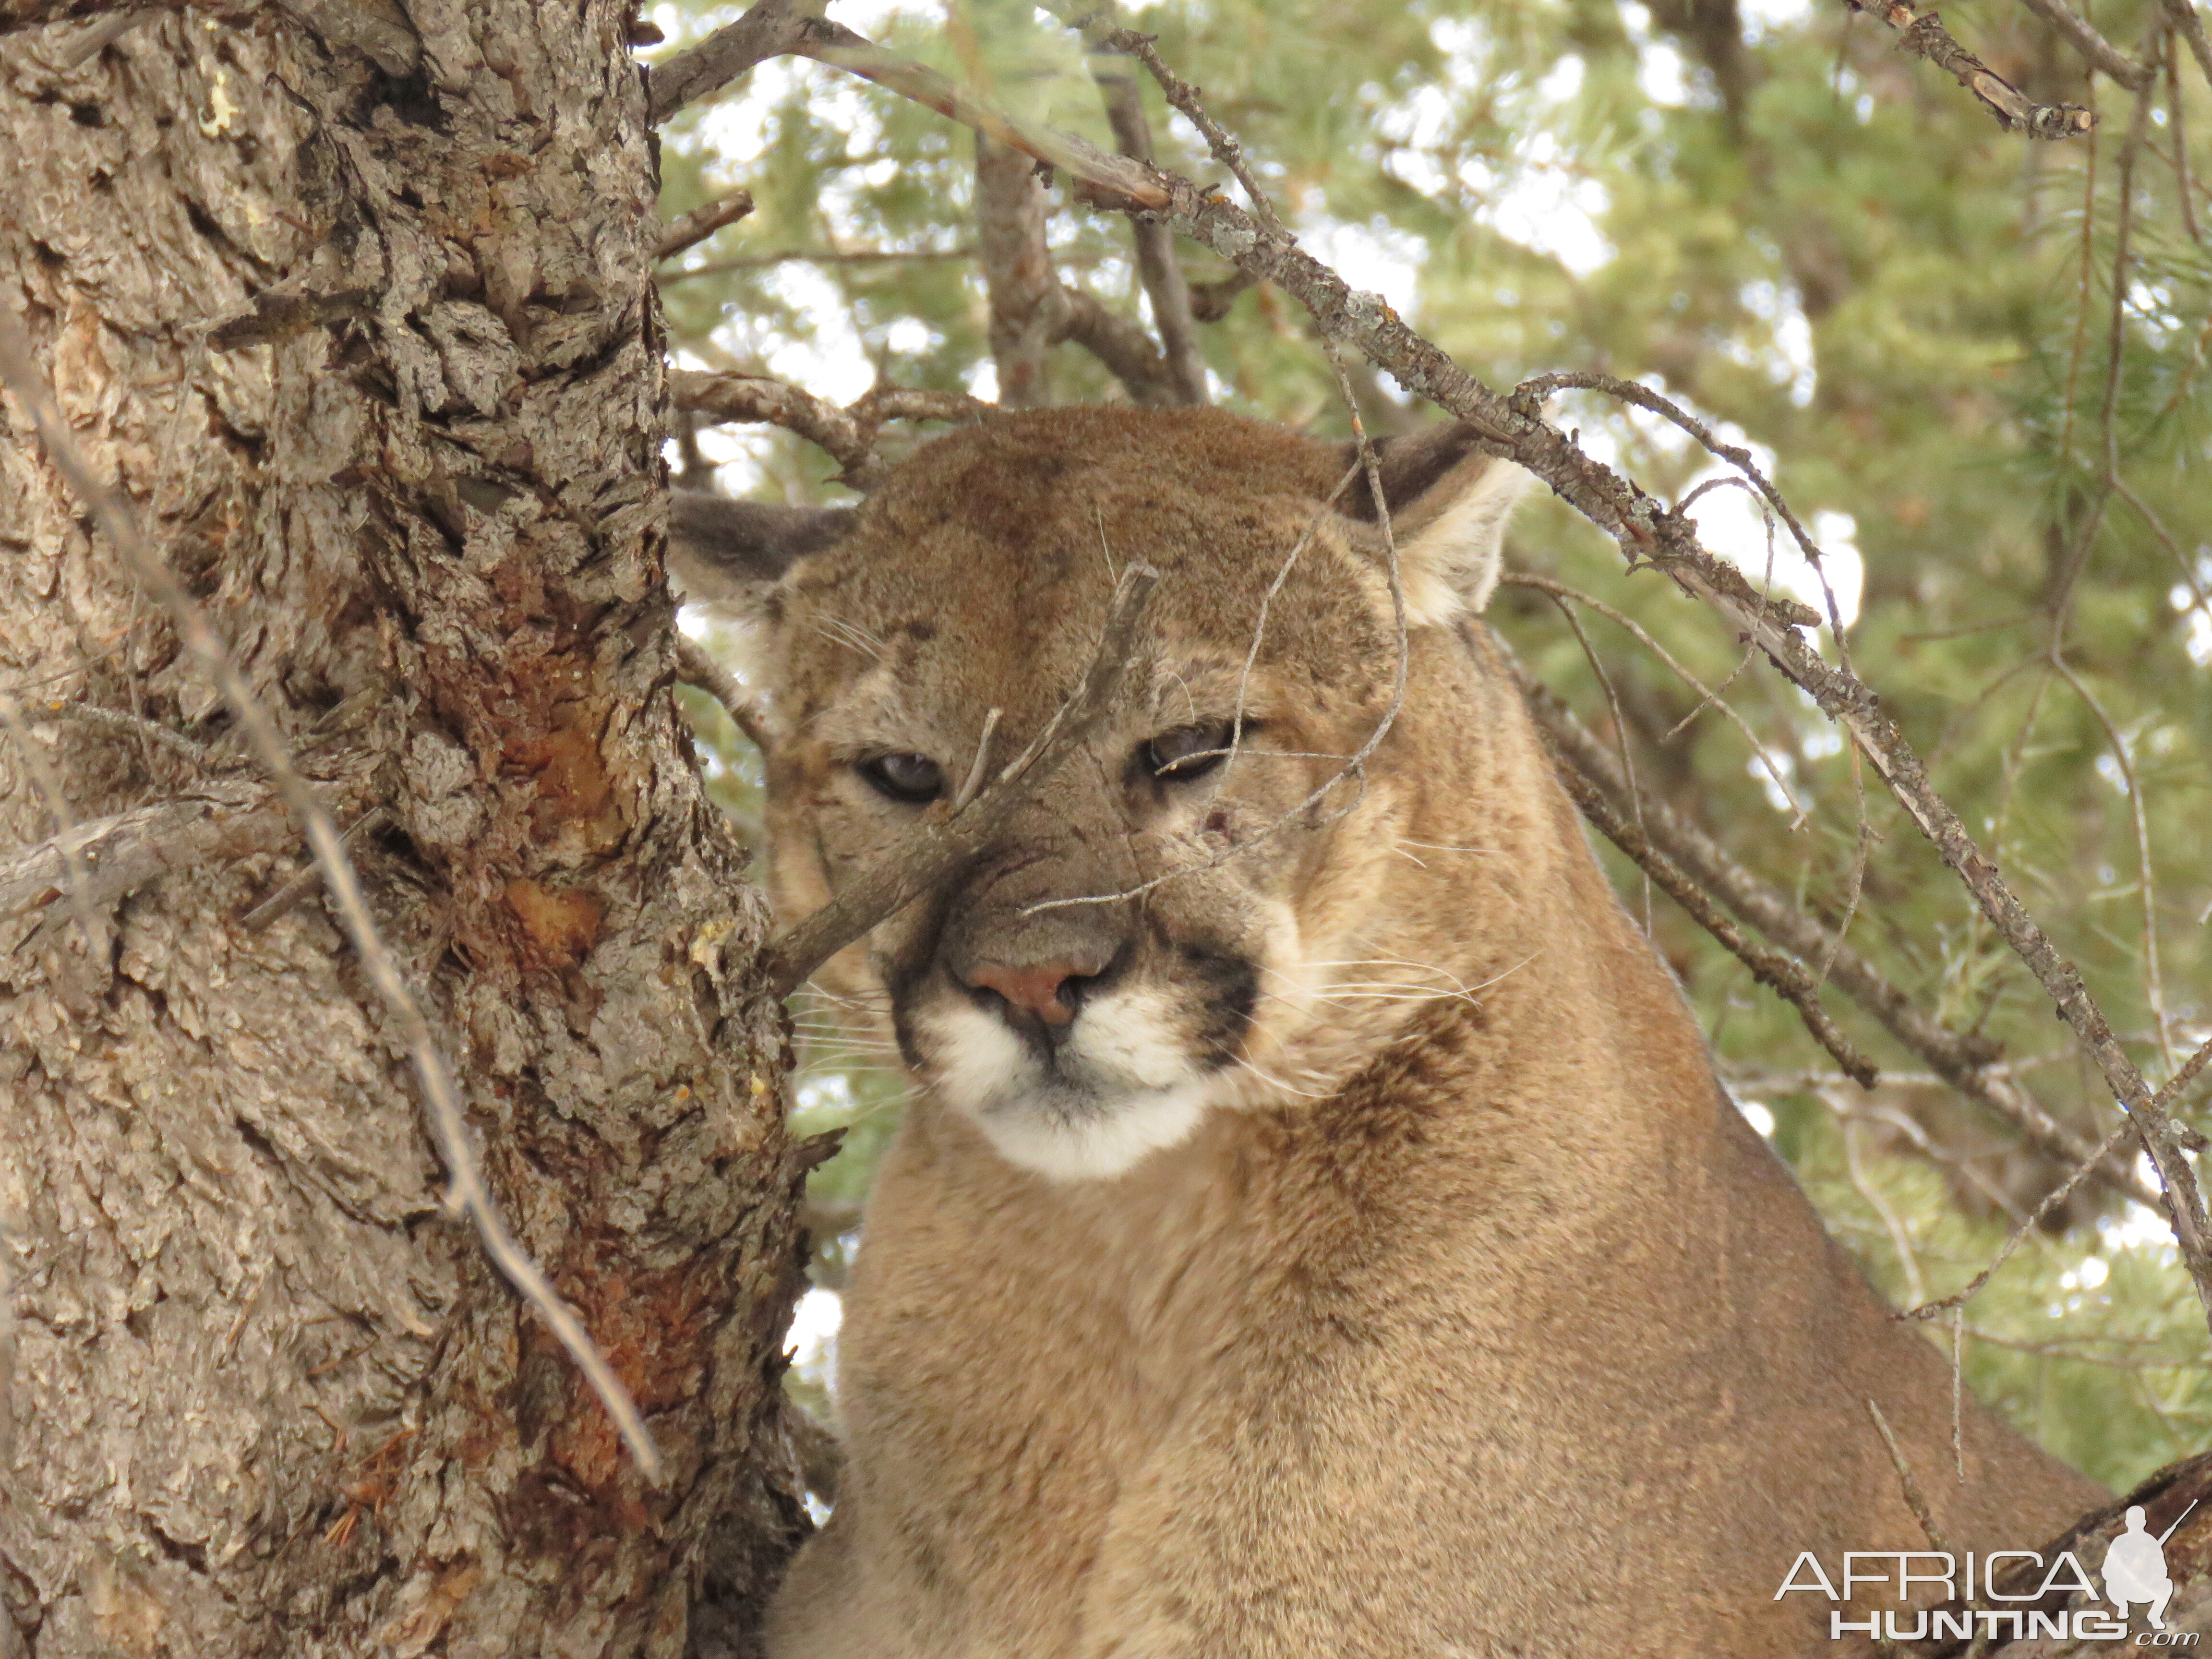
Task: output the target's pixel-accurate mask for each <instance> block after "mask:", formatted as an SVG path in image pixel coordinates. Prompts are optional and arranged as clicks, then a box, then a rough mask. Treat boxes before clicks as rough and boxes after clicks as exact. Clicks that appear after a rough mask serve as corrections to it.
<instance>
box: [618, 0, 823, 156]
mask: <svg viewBox="0 0 2212 1659" xmlns="http://www.w3.org/2000/svg"><path fill="white" fill-rule="evenodd" d="M824 3H825V0H760V3H759V4H758V5H757V6H755V7H754V8H753V9H751V10H750V11H748V12H747V13H746V14H745V15H744V16H743V17H740V18H739V19H738V21H736V22H734V23H730V24H727V25H726V26H724V27H721V28H719V29H716V30H715V31H714V33H712V34H710V35H708V37H707V38H706V39H705V40H702V41H701V42H700V43H699V44H698V45H697V46H691V47H689V48H687V49H686V50H684V51H683V52H678V53H676V54H675V56H673V57H671V58H665V59H663V60H662V61H661V62H659V63H658V64H653V65H652V67H651V70H650V71H649V74H648V76H647V82H646V84H647V88H648V89H649V92H650V97H651V104H652V108H651V114H650V120H651V123H652V125H654V126H659V125H660V124H661V123H662V122H663V121H665V120H666V119H667V118H669V117H670V116H671V115H673V114H675V113H676V112H677V111H678V110H679V109H682V108H683V107H684V105H686V104H691V103H696V102H697V101H698V100H700V99H702V98H704V97H705V96H706V95H707V94H708V93H711V92H717V91H719V90H720V89H721V88H724V87H726V86H727V85H729V83H730V82H732V81H734V80H736V79H737V78H738V76H740V75H743V74H745V73H746V72H747V71H748V70H750V69H751V68H752V67H753V65H754V64H757V63H760V62H761V61H763V59H765V58H781V57H783V56H784V55H785V54H786V53H788V52H795V51H797V50H798V46H797V44H796V43H797V41H798V39H799V32H800V31H801V30H802V29H803V28H804V27H805V24H806V21H807V20H808V19H809V17H819V16H820V15H821V14H822V8H823V4H824Z"/></svg>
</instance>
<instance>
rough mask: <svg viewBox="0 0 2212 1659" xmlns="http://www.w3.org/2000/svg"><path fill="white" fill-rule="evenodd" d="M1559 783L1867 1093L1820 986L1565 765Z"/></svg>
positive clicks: (1876, 1077)
mask: <svg viewBox="0 0 2212 1659" xmlns="http://www.w3.org/2000/svg"><path fill="white" fill-rule="evenodd" d="M1559 781H1560V782H1561V783H1562V784H1564V785H1565V787H1566V791H1567V793H1568V794H1569V795H1571V797H1573V799H1574V803H1575V805H1577V807H1579V808H1581V809H1582V813H1583V817H1586V818H1588V819H1589V821H1590V822H1591V823H1593V824H1595V826H1596V827H1597V829H1598V831H1599V833H1600V834H1601V835H1603V836H1605V838H1606V839H1607V841H1609V842H1612V843H1613V845H1614V846H1615V847H1618V848H1620V850H1621V851H1622V852H1623V853H1626V854H1627V855H1628V856H1629V858H1631V859H1632V860H1634V861H1635V864H1636V866H1637V868H1638V869H1639V870H1641V871H1643V872H1644V874H1645V875H1647V876H1649V877H1650V878H1651V880H1652V881H1653V882H1654V883H1656V884H1657V885H1658V886H1659V887H1660V888H1661V889H1662V890H1664V891H1665V893H1666V894H1667V896H1668V897H1669V898H1671V899H1673V900H1674V902H1675V903H1677V904H1679V905H1680V906H1681V907H1682V908H1683V909H1684V910H1685V911H1686V912H1687V913H1688V915H1689V916H1690V919H1691V920H1692V921H1695V922H1696V923H1697V924H1698V926H1699V927H1702V928H1704V929H1705V931H1706V932H1707V933H1711V935H1712V936H1713V938H1714V939H1717V940H1718V941H1719V943H1720V944H1721V945H1722V946H1723V948H1725V949H1726V950H1727V951H1729V954H1731V955H1732V956H1734V957H1735V958H1736V960H1737V961H1739V962H1741V963H1743V965H1744V966H1745V967H1747V968H1748V969H1751V974H1752V977H1753V979H1756V980H1757V981H1759V983H1760V984H1761V985H1764V986H1765V987H1767V988H1768V989H1769V990H1771V991H1772V992H1773V993H1774V994H1775V995H1777V996H1778V997H1780V998H1781V999H1782V1000H1784V1001H1785V1002H1787V1003H1788V1004H1789V1005H1790V1006H1791V1007H1793V1008H1795V1009H1796V1011H1797V1017H1798V1018H1799V1019H1801V1020H1802V1021H1803V1022H1804V1024H1805V1030H1807V1032H1808V1033H1809V1034H1810V1035H1811V1036H1812V1038H1813V1041H1814V1042H1817V1043H1819V1044H1820V1046H1821V1047H1822V1048H1825V1049H1826V1050H1827V1051H1828V1053H1829V1054H1830V1055H1831V1056H1832V1057H1833V1059H1834V1060H1835V1062H1836V1064H1837V1065H1838V1066H1841V1067H1842V1068H1843V1070H1844V1075H1845V1076H1847V1077H1849V1078H1850V1079H1851V1080H1852V1081H1853V1082H1854V1083H1857V1085H1859V1086H1860V1087H1861V1088H1863V1089H1871V1088H1873V1087H1874V1086H1875V1084H1876V1083H1877V1082H1879V1081H1880V1080H1881V1076H1880V1073H1877V1072H1876V1071H1875V1067H1874V1065H1873V1062H1871V1061H1870V1060H1868V1059H1867V1057H1866V1056H1865V1055H1864V1054H1861V1053H1859V1051H1858V1049H1857V1048H1855V1047H1854V1046H1853V1045H1852V1042H1851V1040H1850V1038H1849V1037H1847V1036H1844V1034H1843V1032H1842V1031H1841V1030H1838V1029H1837V1026H1836V1024H1835V1022H1834V1021H1833V1020H1832V1019H1831V1018H1829V1017H1828V1012H1827V1010H1826V1009H1825V1008H1823V1007H1821V1006H1820V987H1819V985H1818V984H1817V983H1816V982H1815V981H1814V978H1813V976H1812V975H1810V974H1809V973H1808V972H1806V971H1805V969H1803V968H1802V967H1801V966H1800V965H1799V964H1798V963H1795V962H1792V961H1791V960H1790V958H1789V957H1785V956H1783V955H1781V954H1780V953H1779V952H1778V951H1770V950H1768V949H1767V948H1766V947H1765V945H1761V944H1759V942H1758V941H1757V940H1756V939H1752V938H1750V937H1749V936H1748V935H1747V934H1746V933H1744V931H1743V930H1742V929H1741V927H1737V926H1736V925H1735V922H1733V921H1730V920H1729V918H1728V917H1727V916H1725V915H1723V914H1722V913H1721V911H1720V909H1719V908H1718V907H1717V906H1716V905H1715V904H1714V903H1713V902H1712V901H1711V899H1710V898H1708V897H1707V896H1705V890H1704V889H1703V888H1701V887H1699V885H1698V884H1697V883H1696V882H1694V881H1692V879H1691V878H1689V877H1688V876H1687V875H1686V874H1685V873H1684V872H1683V871H1682V869H1681V866H1679V865H1677V864H1676V863H1675V862H1674V860H1672V859H1670V858H1668V856H1667V855H1666V854H1664V853H1662V852H1661V851H1660V850H1659V849H1658V848H1656V847H1655V846H1654V845H1653V844H1652V842H1651V840H1650V837H1649V836H1646V835H1645V834H1644V831H1643V829H1641V828H1640V827H1638V825H1636V824H1634V823H1630V822H1629V821H1628V820H1627V819H1626V817H1622V816H1621V815H1620V813H1619V812H1617V811H1614V810H1613V804H1612V803H1611V802H1610V801H1608V800H1607V799H1606V798H1605V795H1604V793H1603V792H1602V791H1601V790H1600V789H1599V788H1598V787H1597V786H1596V785H1595V784H1594V783H1592V782H1590V781H1589V780H1588V779H1587V778H1585V777H1583V775H1582V774H1581V773H1580V772H1578V771H1577V770H1575V769H1573V768H1572V767H1571V766H1567V765H1562V766H1561V767H1560V768H1559Z"/></svg>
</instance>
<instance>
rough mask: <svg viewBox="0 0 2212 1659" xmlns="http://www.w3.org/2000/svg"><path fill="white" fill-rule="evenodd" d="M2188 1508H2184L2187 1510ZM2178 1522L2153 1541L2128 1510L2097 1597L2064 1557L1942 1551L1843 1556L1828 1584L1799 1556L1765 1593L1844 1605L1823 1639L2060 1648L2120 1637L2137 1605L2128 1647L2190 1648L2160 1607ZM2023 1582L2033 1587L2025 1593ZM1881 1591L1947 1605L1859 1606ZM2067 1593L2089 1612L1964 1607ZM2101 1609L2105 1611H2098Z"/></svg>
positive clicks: (2169, 1588)
mask: <svg viewBox="0 0 2212 1659" xmlns="http://www.w3.org/2000/svg"><path fill="white" fill-rule="evenodd" d="M2196 1507H2197V1505H2196V1504H2193V1503H2192V1504H2190V1506H2189V1509H2191V1510H2193V1509H2195V1508H2196ZM2188 1515H2189V1510H2183V1511H2182V1512H2181V1514H2180V1515H2179V1516H2176V1517H2175V1519H2174V1522H2173V1526H2172V1527H2168V1528H2166V1530H2165V1531H2164V1532H2163V1533H2159V1534H2152V1533H2151V1532H2150V1531H2149V1530H2148V1528H2146V1527H2145V1526H2144V1524H2143V1512H2142V1508H2141V1506H2140V1505H2138V1506H2136V1507H2134V1508H2131V1509H2130V1510H2128V1514H2127V1529H2126V1530H2125V1531H2124V1532H2122V1533H2121V1534H2119V1535H2118V1537H2116V1538H2114V1539H2113V1540H2112V1543H2111V1544H2109V1545H2108V1546H2106V1550H2105V1560H2104V1573H2103V1577H2104V1588H2103V1589H2102V1591H2101V1592H2100V1590H2099V1589H2098V1587H2097V1585H2096V1583H2094V1582H2093V1580H2092V1579H2091V1578H2090V1577H2089V1575H2088V1573H2087V1572H2086V1571H2083V1569H2082V1566H2081V1561H2080V1560H2079V1559H2076V1558H2075V1554H2074V1552H2073V1551H2071V1550H2061V1551H2059V1552H2058V1553H2057V1554H2055V1555H2054V1556H2052V1557H2051V1560H2050V1562H2049V1564H2048V1565H2045V1561H2044V1558H2043V1556H2042V1555H2041V1554H2040V1553H2038V1552H2037V1551H2034V1550H1992V1551H1990V1553H1988V1554H1986V1555H1981V1556H1976V1555H1974V1554H1973V1553H1971V1552H1969V1553H1966V1555H1964V1556H1958V1555H1953V1554H1950V1553H1947V1552H1945V1551H1942V1550H1849V1551H1846V1552H1845V1553H1844V1562H1843V1571H1842V1572H1841V1573H1840V1574H1838V1575H1836V1576H1834V1577H1831V1576H1830V1574H1829V1572H1828V1570H1827V1569H1826V1567H1825V1566H1824V1565H1821V1562H1820V1558H1819V1557H1817V1556H1816V1555H1814V1553H1813V1552H1812V1551H1810V1550H1806V1551H1803V1552H1802V1553H1800V1554H1799V1555H1798V1557H1797V1559H1796V1561H1795V1562H1794V1563H1792V1564H1791V1565H1790V1571H1789V1572H1788V1573H1786V1574H1785V1575H1784V1577H1783V1580H1782V1587H1781V1588H1780V1589H1778V1590H1776V1591H1775V1592H1774V1599H1775V1600H1776V1601H1780V1600H1781V1599H1782V1598H1783V1597H1784V1596H1785V1595H1825V1596H1826V1597H1827V1599H1828V1600H1829V1601H1840V1602H1851V1603H1854V1604H1855V1605H1854V1606H1853V1607H1851V1609H1850V1613H1845V1612H1844V1610H1842V1609H1840V1608H1834V1609H1831V1610H1830V1612H1829V1613H1828V1639H1829V1640H1831V1641H1834V1642H1840V1641H1842V1640H1843V1639H1844V1638H1845V1637H1847V1636H1866V1637H1870V1638H1874V1639H1875V1640H1876V1641H1889V1642H1926V1641H1942V1640H1943V1639H1945V1638H1950V1639H1952V1640H1954V1641H1971V1640H1972V1639H1973V1638H1975V1637H1977V1636H1979V1637H1981V1638H1984V1641H1985V1642H1987V1643H1988V1644H1991V1645H1994V1644H1996V1643H1997V1642H2000V1641H2004V1642H2019V1641H2034V1640H2037V1639H2039V1638H2051V1639H2052V1640H2056V1641H2061V1642H2063V1641H2066V1640H2068V1639H2069V1638H2071V1639H2074V1640H2086V1641H2104V1642H2111V1641H2118V1640H2119V1639H2121V1638H2124V1637H2125V1636H2126V1635H2127V1634H2128V1632H2129V1627H2130V1619H2129V1614H2130V1609H2131V1608H2136V1607H2140V1608H2142V1609H2143V1612H2144V1614H2145V1617H2146V1619H2147V1621H2148V1624H2149V1626H2150V1628H2149V1629H2148V1630H2147V1631H2144V1632H2142V1633H2140V1634H2138V1635H2137V1636H2136V1646H2138V1647H2160V1648H2166V1647H2173V1648H2187V1647H2194V1646H2196V1645H2197V1633H2196V1632H2193V1631H2170V1630H2168V1629H2166V1603H2167V1602H2168V1601H2171V1600H2172V1597H2173V1581H2172V1579H2171V1578H2169V1577H2167V1576H2166V1540H2167V1539H2169V1538H2171V1537H2172V1536H2173V1530H2174V1527H2179V1525H2180V1524H2181V1523H2182V1522H2183V1521H2184V1520H2185V1519H2187V1518H2188ZM2023 1562H2033V1564H2034V1565H2033V1566H2032V1567H2022V1566H2021V1565H2020V1564H2021V1563H2023ZM2001 1584H2005V1585H2012V1586H2015V1587H2017V1588H2015V1589H2011V1590H2010V1591H2008V1590H2006V1589H2000V1588H1999V1586H2000V1585H2001ZM2030 1584H2033V1586H2034V1588H2033V1589H2028V1588H2027V1586H2028V1585H2030ZM1877 1587H1881V1588H1877ZM1884 1589H1893V1590H1894V1591H1895V1592H1896V1599H1897V1600H1898V1601H1900V1602H1903V1601H1911V1600H1912V1599H1913V1597H1914V1592H1915V1591H1916V1590H1918V1591H1920V1592H1922V1596H1921V1599H1922V1600H1923V1602H1924V1601H1926V1600H1927V1599H1928V1597H1929V1595H1932V1594H1934V1593H1935V1592H1936V1591H1938V1590H1940V1591H1941V1592H1942V1600H1943V1601H1945V1602H1946V1603H1948V1605H1947V1606H1945V1607H1928V1606H1924V1605H1923V1606H1922V1607H1914V1608H1910V1609H1907V1610H1906V1611H1905V1612H1904V1613H1900V1612H1899V1611H1897V1610H1895V1609H1889V1608H1879V1607H1876V1608H1871V1609H1870V1608H1869V1607H1867V1606H1866V1603H1867V1602H1869V1601H1876V1602H1878V1601H1881V1600H1883V1599H1885V1598H1884V1596H1883V1594H1882V1591H1883V1590H1884ZM2075 1590H2078V1591H2080V1592H2081V1594H2082V1595H2085V1596H2086V1597H2087V1599H2088V1600H2089V1601H2091V1602H2092V1603H2093V1604H2096V1605H2093V1606H2089V1607H2079V1608H2066V1607H2062V1608H2060V1609H2059V1610H2058V1611H2057V1612H2055V1613H2045V1612H2041V1611H2039V1610H2037V1609H2036V1608H2033V1607H2025V1606H2021V1607H1977V1606H1975V1605H1974V1603H1975V1601H1977V1599H1979V1600H1980V1601H1990V1602H2005V1601H2014V1602H2022V1603H2025V1602H2031V1601H2033V1602H2041V1601H2045V1600H2046V1598H2048V1597H2050V1596H2051V1595H2054V1594H2056V1595H2064V1594H2066V1593H2068V1592H2069V1591H2075ZM2106 1604H2109V1607H2110V1608H2111V1609H2112V1610H2111V1611H2107V1610H2106ZM1907 1613H1909V1614H1910V1620H1911V1622H1909V1623H1908V1622H1907Z"/></svg>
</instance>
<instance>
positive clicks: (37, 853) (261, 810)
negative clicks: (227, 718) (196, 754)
mask: <svg viewBox="0 0 2212 1659" xmlns="http://www.w3.org/2000/svg"><path fill="white" fill-rule="evenodd" d="M255 795H258V789H256V790H254V791H251V792H243V793H241V792H237V791H234V790H233V789H231V788H229V787H224V786H216V793H210V794H207V795H204V796H200V797H196V798H193V799H184V800H163V801H156V802H155V803H153V804H152V805H146V806H136V807H133V808H131V811H127V812H118V813H116V814H115V815H114V816H113V817H104V818H94V819H93V820H92V821H91V822H89V823H80V824H78V825H76V827H75V828H74V829H71V830H70V832H69V834H68V835H67V836H62V837H58V838H57V839H56V840H55V841H50V842H44V843H42V844H41V845H40V846H37V847H34V848H31V849H29V850H28V851H27V852H26V853H24V854H21V856H20V857H18V858H16V859H15V860H13V861H12V862H10V863H8V864H5V865H0V920H4V919H6V918H8V917H10V916H17V915H22V914H23V913H24V912H25V911H27V910H33V909H35V908H38V907H39V906H40V905H42V904H45V903H46V902H48V901H50V900H51V899H52V898H54V897H55V896H58V895H59V894H62V893H64V892H67V891H68V890H70V886H71V879H70V874H69V871H68V867H67V864H66V857H67V854H68V852H69V851H70V849H71V848H73V849H74V850H75V851H76V853H77V854H79V855H80V857H81V859H82V863H83V864H84V866H86V869H87V872H88V873H87V875H86V877H85V884H84V886H83V888H82V892H83V893H84V895H85V897H86V899H87V901H88V902H90V903H91V904H93V905H94V906H95V907H98V906H104V905H109V904H112V903H114V902H116V901H117V900H118V899H124V898H128V897H129V896H131V894H133V893H135V892H137V890H139V889H140V888H142V887H144V886H146V885H148V884H150V883H152V882H155V881H158V880H160V879H161V878H162V877H164V876H170V875H176V874H179V873H181V872H184V871H186V870H191V869H196V868H197V867H198V866H201V865H203V864H206V863H209V862H211V861H212V860H216V859H224V860H230V859H240V858H246V857H247V856H250V855H251V854H256V853H273V852H276V851H277V850H278V849H280V848H285V847H289V846H291V845H293V844H294V842H295V840H296V839H297V837H296V836H295V833H294V831H293V829H292V825H291V821H290V819H289V818H288V817H285V815H284V812H283V809H282V808H281V807H278V806H276V805H270V804H263V805H256V804H255V801H254V799H253V797H254V796H255ZM64 842H65V843H67V845H66V846H65V845H64V844H62V843H64Z"/></svg>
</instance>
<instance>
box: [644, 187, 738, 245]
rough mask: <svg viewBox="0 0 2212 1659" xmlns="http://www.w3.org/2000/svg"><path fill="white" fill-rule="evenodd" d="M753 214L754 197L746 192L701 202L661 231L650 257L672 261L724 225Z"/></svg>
mask: <svg viewBox="0 0 2212 1659" xmlns="http://www.w3.org/2000/svg"><path fill="white" fill-rule="evenodd" d="M752 210H753V193H752V191H749V190H733V191H731V192H730V193H729V194H728V195H727V196H721V197H716V198H715V199H714V201H711V202H703V203H702V204H700V205H699V206H697V207H695V208H693V209H692V210H691V211H690V212H689V213H686V214H683V215H680V216H678V217H677V218H675V219H672V220H671V221H670V222H668V223H667V224H665V225H664V226H662V227H661V230H660V240H659V241H658V242H655V243H654V244H653V258H656V259H667V258H674V257H675V256H676V255H677V254H678V253H681V252H684V249H685V248H687V247H693V246H697V245H698V244H699V243H701V242H703V241H705V240H707V239H708V237H709V236H712V235H713V234H714V233H715V232H716V231H718V230H720V228H722V227H723V226H724V225H733V224H735V223H737V222H738V220H740V219H742V218H744V216H745V215H747V214H748V213H750V212H751V211H752Z"/></svg>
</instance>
